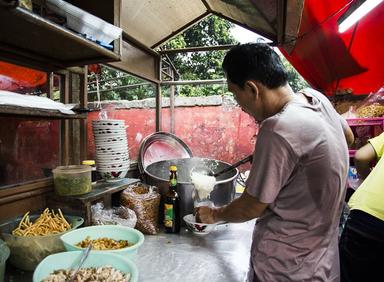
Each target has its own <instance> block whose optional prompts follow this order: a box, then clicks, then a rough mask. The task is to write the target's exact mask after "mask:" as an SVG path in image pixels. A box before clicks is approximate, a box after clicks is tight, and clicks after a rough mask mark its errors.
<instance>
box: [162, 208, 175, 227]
mask: <svg viewBox="0 0 384 282" xmlns="http://www.w3.org/2000/svg"><path fill="white" fill-rule="evenodd" d="M173 218H174V214H173V205H170V204H164V226H165V227H170V228H172V226H173Z"/></svg>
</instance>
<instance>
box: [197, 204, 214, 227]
mask: <svg viewBox="0 0 384 282" xmlns="http://www.w3.org/2000/svg"><path fill="white" fill-rule="evenodd" d="M217 210H218V208H210V207H206V206H202V207H198V208H196V209H195V213H196V215H195V217H196V222H202V223H216V222H217V221H218V220H217V216H216V215H217Z"/></svg>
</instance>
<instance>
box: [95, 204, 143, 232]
mask: <svg viewBox="0 0 384 282" xmlns="http://www.w3.org/2000/svg"><path fill="white" fill-rule="evenodd" d="M91 210H92V224H93V225H104V224H114V225H123V226H128V227H131V228H134V227H135V226H136V222H137V217H136V213H135V212H134V211H133V210H131V209H129V208H127V207H123V206H120V207H116V208H112V209H104V205H103V203H96V204H95V205H92V206H91Z"/></svg>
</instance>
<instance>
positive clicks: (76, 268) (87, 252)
mask: <svg viewBox="0 0 384 282" xmlns="http://www.w3.org/2000/svg"><path fill="white" fill-rule="evenodd" d="M91 249H92V244H91V243H89V245H88V246H87V248H86V249H84V250H83V253H82V254H81V258H80V261H79V263H78V265H77V266H76V267H75V271H74V272H73V274H72V275H71V277H69V279H68V281H67V282H73V281H74V280H75V278H76V275H77V273H78V272H79V270H80V268H81V267H82V266H83V264H84V262H85V260H86V259H87V257H88V255H89V252H90V251H91Z"/></svg>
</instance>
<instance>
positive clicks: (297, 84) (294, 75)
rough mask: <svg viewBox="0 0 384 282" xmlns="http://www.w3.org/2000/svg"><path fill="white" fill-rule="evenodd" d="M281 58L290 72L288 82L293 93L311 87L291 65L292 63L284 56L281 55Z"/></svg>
mask: <svg viewBox="0 0 384 282" xmlns="http://www.w3.org/2000/svg"><path fill="white" fill-rule="evenodd" d="M280 57H281V60H282V62H283V65H284V67H285V69H286V70H287V72H288V82H289V85H290V86H291V87H292V89H293V91H295V92H297V91H299V90H301V89H303V88H306V87H309V84H308V83H307V82H306V81H305V79H304V78H303V77H302V76H301V75H300V74H299V73H298V72H297V70H296V69H295V68H294V67H293V66H292V65H291V63H290V62H289V61H288V60H287V59H286V58H285V57H284V56H283V55H282V54H280Z"/></svg>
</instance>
